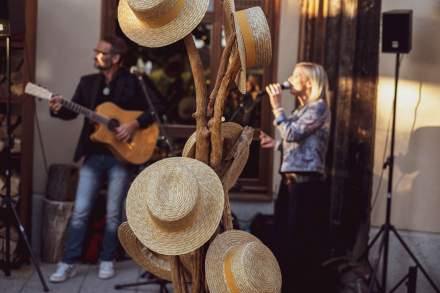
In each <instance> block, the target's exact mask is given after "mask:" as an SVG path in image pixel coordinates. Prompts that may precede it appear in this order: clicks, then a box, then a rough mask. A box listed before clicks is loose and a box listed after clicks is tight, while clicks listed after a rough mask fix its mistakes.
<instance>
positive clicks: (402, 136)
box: [372, 0, 440, 232]
mask: <svg viewBox="0 0 440 293" xmlns="http://www.w3.org/2000/svg"><path fill="white" fill-rule="evenodd" d="M392 9H412V10H413V34H412V37H413V42H412V45H413V48H412V51H411V52H410V53H409V54H406V55H403V56H404V58H403V62H402V66H401V70H400V73H401V74H400V77H401V79H400V81H399V88H398V104H397V116H396V118H397V119H396V121H397V123H396V147H395V148H396V149H395V155H396V164H395V174H394V176H393V177H394V178H393V185H394V187H393V191H394V192H393V197H392V198H393V205H392V207H393V210H392V221H393V223H394V224H395V225H396V226H397V227H398V228H404V229H409V230H416V231H429V232H440V213H439V210H440V180H439V179H438V178H439V174H440V155H439V147H438V145H439V143H440V114H439V113H440V111H439V109H440V39H439V38H438V36H439V33H438V31H439V30H440V1H434V0H419V1H392V0H385V1H383V3H382V10H383V11H388V10H392ZM394 68H395V54H381V56H380V82H379V93H378V103H377V120H376V145H375V168H374V176H375V186H374V189H373V190H374V191H375V190H376V187H377V185H378V182H379V180H378V178H379V177H380V174H381V168H382V164H383V157H384V146H385V145H386V143H385V141H386V137H387V133H389V132H388V123H389V121H390V117H391V106H392V100H393V97H394ZM388 146H389V144H388ZM388 154H389V147H388V149H387V150H386V155H388ZM387 177H388V170H385V172H384V180H383V183H382V186H381V189H380V191H379V193H378V194H379V197H378V199H377V201H376V204H375V205H374V208H373V214H372V218H373V224H381V223H383V221H384V215H385V206H386V205H385V202H386V190H387Z"/></svg>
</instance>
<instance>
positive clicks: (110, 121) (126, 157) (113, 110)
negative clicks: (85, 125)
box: [24, 82, 159, 164]
mask: <svg viewBox="0 0 440 293" xmlns="http://www.w3.org/2000/svg"><path fill="white" fill-rule="evenodd" d="M24 91H25V93H26V94H29V95H32V96H35V97H38V98H41V99H46V100H50V98H51V97H52V96H53V93H52V92H50V91H48V90H47V89H45V88H43V87H40V86H38V85H36V84H33V83H31V82H28V83H27V84H26V87H25V90H24ZM61 104H62V105H63V107H66V108H67V109H69V110H72V111H74V112H76V113H79V114H83V115H85V116H86V117H87V118H88V119H90V120H91V121H93V122H95V124H96V128H95V131H94V132H93V133H92V134H91V135H90V139H91V140H92V141H95V142H100V143H103V144H105V145H106V146H107V147H108V148H109V149H110V151H111V152H112V153H113V154H114V155H115V156H116V157H117V158H118V159H120V160H122V161H125V162H129V163H132V164H142V163H145V162H146V161H148V160H149V159H150V157H151V156H152V154H153V152H154V148H155V146H156V142H157V138H158V136H159V126H158V125H157V123H153V124H151V125H150V126H149V127H147V128H140V129H138V130H137V131H136V132H135V133H134V134H133V136H132V137H131V139H130V141H129V142H123V141H120V140H118V139H117V138H116V136H115V129H116V128H117V127H118V126H119V125H121V124H123V123H127V122H130V121H133V120H135V119H136V118H138V117H139V116H140V115H141V114H142V112H141V111H127V110H124V109H122V108H120V107H118V106H117V105H115V104H113V103H111V102H105V103H102V104H100V105H98V106H97V107H96V110H95V111H92V110H90V109H87V108H86V107H83V106H81V105H79V104H77V103H74V102H71V101H68V100H65V99H62V100H61Z"/></svg>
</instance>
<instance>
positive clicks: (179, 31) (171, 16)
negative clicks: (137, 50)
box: [118, 0, 209, 47]
mask: <svg viewBox="0 0 440 293" xmlns="http://www.w3.org/2000/svg"><path fill="white" fill-rule="evenodd" d="M208 5H209V0H121V1H120V2H119V7H118V20H119V25H120V27H121V29H122V31H123V32H124V34H125V35H126V36H127V37H128V38H129V39H131V40H132V41H134V42H135V43H137V44H139V45H142V46H145V47H163V46H166V45H169V44H172V43H175V42H177V41H179V40H181V39H183V38H184V37H185V36H187V35H188V34H190V33H191V32H192V31H193V30H194V29H195V28H196V26H197V25H198V24H199V23H200V22H201V21H202V19H203V17H204V16H205V13H206V11H207V10H208Z"/></svg>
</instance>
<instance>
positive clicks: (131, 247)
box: [118, 222, 171, 281]
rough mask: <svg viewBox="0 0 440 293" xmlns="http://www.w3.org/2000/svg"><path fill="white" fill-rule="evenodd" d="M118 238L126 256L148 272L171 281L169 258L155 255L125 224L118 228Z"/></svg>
mask: <svg viewBox="0 0 440 293" xmlns="http://www.w3.org/2000/svg"><path fill="white" fill-rule="evenodd" d="M118 238H119V241H120V242H121V245H122V247H124V249H125V251H126V252H127V254H128V255H129V256H130V257H131V258H132V259H133V261H134V262H136V263H137V264H138V265H140V266H141V267H142V268H143V269H145V270H147V271H148V272H150V273H152V274H154V275H156V276H158V277H160V278H162V279H164V280H168V281H171V266H170V260H169V258H170V257H169V256H166V255H156V254H155V253H153V252H152V251H150V250H149V249H148V248H146V247H145V246H144V245H142V243H141V242H140V241H139V240H138V239H137V238H136V235H134V233H133V231H132V230H131V228H130V226H129V225H128V223H127V222H124V223H122V224H121V225H120V226H119V228H118Z"/></svg>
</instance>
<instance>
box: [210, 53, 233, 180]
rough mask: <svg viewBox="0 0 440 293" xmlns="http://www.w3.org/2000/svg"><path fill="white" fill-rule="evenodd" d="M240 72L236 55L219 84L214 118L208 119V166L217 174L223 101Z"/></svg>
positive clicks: (220, 154)
mask: <svg viewBox="0 0 440 293" xmlns="http://www.w3.org/2000/svg"><path fill="white" fill-rule="evenodd" d="M239 70H240V56H239V54H238V52H237V51H236V54H234V55H233V56H232V62H231V63H230V64H229V66H228V69H227V71H226V74H225V76H224V78H223V80H222V82H221V85H220V89H219V91H218V95H217V98H216V100H215V105H214V116H213V118H211V119H210V121H209V124H208V127H209V130H210V132H211V157H210V165H211V167H212V168H213V169H214V170H215V171H216V172H217V171H218V170H219V167H220V164H221V160H222V152H223V138H222V135H221V123H222V116H223V111H224V108H225V101H226V98H227V96H228V94H229V84H230V83H231V82H232V81H234V79H235V77H236V76H237V73H238V72H239Z"/></svg>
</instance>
